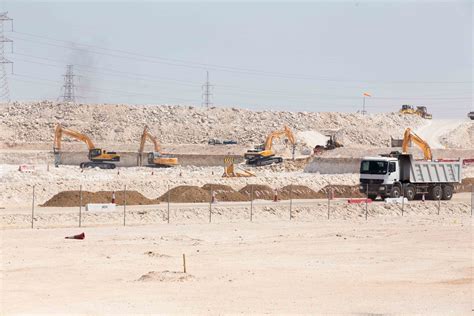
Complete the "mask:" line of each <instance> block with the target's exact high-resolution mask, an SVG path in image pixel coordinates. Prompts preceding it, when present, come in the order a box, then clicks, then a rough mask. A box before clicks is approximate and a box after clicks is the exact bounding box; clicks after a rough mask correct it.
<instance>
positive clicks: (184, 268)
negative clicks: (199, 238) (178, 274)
mask: <svg viewBox="0 0 474 316" xmlns="http://www.w3.org/2000/svg"><path fill="white" fill-rule="evenodd" d="M183 272H184V273H186V256H185V255H184V253H183Z"/></svg>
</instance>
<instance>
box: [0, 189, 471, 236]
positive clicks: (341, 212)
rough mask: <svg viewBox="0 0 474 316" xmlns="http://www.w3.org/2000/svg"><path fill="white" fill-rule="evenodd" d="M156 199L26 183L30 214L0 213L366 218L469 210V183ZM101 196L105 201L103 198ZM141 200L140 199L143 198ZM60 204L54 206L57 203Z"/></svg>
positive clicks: (37, 218)
mask: <svg viewBox="0 0 474 316" xmlns="http://www.w3.org/2000/svg"><path fill="white" fill-rule="evenodd" d="M166 187H167V191H166V193H164V194H163V195H162V196H161V198H160V199H155V200H152V199H148V198H145V197H144V200H143V201H141V200H140V199H138V200H137V196H138V195H137V193H136V191H133V186H132V185H124V186H123V187H122V188H120V189H118V188H117V187H116V186H115V187H113V188H112V190H110V191H100V194H99V193H98V194H99V195H100V198H101V199H102V200H101V199H97V198H96V197H94V195H92V194H90V192H89V191H86V189H87V187H85V186H83V185H80V186H79V187H78V188H77V191H69V192H71V193H70V194H69V195H66V196H65V197H63V199H62V200H61V199H59V202H58V203H56V204H54V203H53V205H54V206H39V205H38V198H37V196H36V195H37V192H38V191H40V190H41V189H42V188H41V187H38V186H37V185H35V186H33V187H32V190H31V192H30V193H29V194H28V193H27V195H30V198H31V214H28V212H27V210H26V209H24V208H23V209H22V208H18V210H16V211H15V210H12V211H10V212H5V213H4V214H3V215H2V223H1V225H2V227H4V228H9V227H11V228H27V227H30V228H47V227H85V226H86V227H93V226H133V225H153V224H186V223H222V222H236V221H250V222H253V221H260V222H265V221H281V220H288V221H316V220H318V221H319V220H333V219H334V220H337V219H343V220H346V219H357V220H370V219H371V218H378V217H383V216H411V215H424V216H432V215H436V216H440V215H443V216H458V215H460V216H465V215H468V216H471V217H472V216H473V212H474V185H471V188H470V189H471V190H470V192H465V194H467V195H470V196H467V197H464V198H463V199H456V200H450V201H443V200H441V199H438V200H434V201H433V200H416V201H407V200H406V199H405V198H404V197H403V196H402V198H401V199H399V201H398V202H397V203H387V202H384V201H372V200H370V199H366V198H360V197H359V198H352V197H344V198H341V197H337V196H335V194H334V189H333V187H332V186H329V189H328V190H327V192H326V196H325V198H314V199H301V198H298V197H296V196H295V191H294V189H293V187H294V186H293V185H290V186H289V192H287V194H286V195H285V196H281V195H279V191H278V190H275V191H274V192H273V196H272V197H271V199H268V195H267V196H266V198H267V199H263V198H262V197H261V196H259V195H258V194H256V185H252V184H251V185H249V190H248V192H247V193H246V198H245V199H241V200H239V201H226V200H223V199H220V198H219V196H220V195H219V194H220V193H219V187H218V186H217V185H215V186H214V185H210V186H209V187H208V188H207V191H205V196H201V197H197V198H201V200H199V201H197V202H196V201H195V202H187V200H186V199H184V201H179V200H176V196H173V193H172V191H173V190H172V189H173V188H175V187H173V188H172V187H170V185H167V186H166ZM104 196H105V197H109V201H104V200H103V199H104ZM145 202H146V203H145ZM61 203H62V204H63V205H62V206H58V205H60V204H61Z"/></svg>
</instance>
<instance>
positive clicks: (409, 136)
mask: <svg viewBox="0 0 474 316" xmlns="http://www.w3.org/2000/svg"><path fill="white" fill-rule="evenodd" d="M410 142H413V143H415V144H416V145H417V146H418V147H420V149H421V150H422V151H423V156H424V159H425V160H430V161H431V160H432V159H433V154H432V153H431V148H430V145H428V143H427V142H426V141H425V140H423V139H422V138H421V137H420V136H418V135H416V134H415V133H414V132H413V131H412V130H411V129H410V128H407V129H406V130H405V134H404V135H403V143H402V153H403V154H408V146H409V145H410Z"/></svg>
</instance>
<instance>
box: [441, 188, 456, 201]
mask: <svg viewBox="0 0 474 316" xmlns="http://www.w3.org/2000/svg"><path fill="white" fill-rule="evenodd" d="M452 197H453V187H452V186H450V185H447V186H445V187H444V190H443V196H442V197H441V199H443V200H451V198H452Z"/></svg>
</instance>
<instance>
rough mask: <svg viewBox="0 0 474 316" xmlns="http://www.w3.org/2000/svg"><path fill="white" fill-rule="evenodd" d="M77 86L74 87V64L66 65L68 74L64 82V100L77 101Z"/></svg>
mask: <svg viewBox="0 0 474 316" xmlns="http://www.w3.org/2000/svg"><path fill="white" fill-rule="evenodd" d="M75 89H76V88H75V87H74V70H73V65H67V66H66V74H65V75H64V84H63V87H62V90H63V95H62V97H63V102H73V103H74V102H76V96H75V93H74V91H75Z"/></svg>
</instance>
